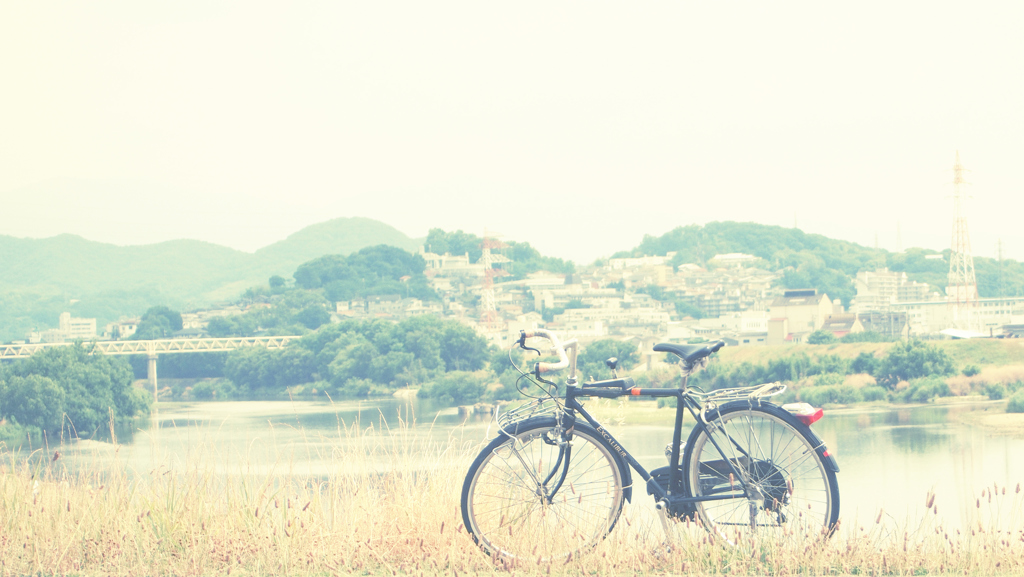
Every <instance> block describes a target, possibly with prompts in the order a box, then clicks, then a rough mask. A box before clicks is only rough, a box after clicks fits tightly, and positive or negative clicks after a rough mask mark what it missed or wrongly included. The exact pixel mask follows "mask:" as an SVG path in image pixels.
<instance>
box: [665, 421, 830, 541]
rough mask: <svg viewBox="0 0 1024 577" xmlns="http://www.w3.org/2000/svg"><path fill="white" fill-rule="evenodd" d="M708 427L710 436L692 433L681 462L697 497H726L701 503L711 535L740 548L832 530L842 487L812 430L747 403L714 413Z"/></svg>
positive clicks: (698, 431)
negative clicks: (753, 541)
mask: <svg viewBox="0 0 1024 577" xmlns="http://www.w3.org/2000/svg"><path fill="white" fill-rule="evenodd" d="M707 422H708V423H709V425H708V430H709V431H710V436H709V435H708V434H707V433H705V431H703V430H701V429H700V428H699V427H698V428H694V430H693V433H691V434H690V439H689V441H688V442H687V448H686V452H685V453H684V456H683V462H684V463H686V466H687V473H686V476H685V478H686V481H687V488H688V489H689V491H690V494H691V495H692V496H694V497H715V498H719V499H721V500H707V501H702V502H699V503H698V504H697V514H698V516H699V518H700V520H701V522H702V523H704V525H705V527H706V528H707V529H708V530H709V531H711V532H712V533H713V534H716V535H719V536H721V537H723V538H725V539H726V540H727V541H729V542H731V543H737V542H739V541H741V540H742V539H743V538H744V537H745V536H750V535H755V534H756V535H759V536H771V535H798V536H819V535H821V534H823V533H824V534H829V533H830V532H831V531H832V529H834V527H835V524H836V521H837V519H838V518H839V484H838V482H837V480H836V474H835V471H833V470H832V467H831V466H829V465H828V464H827V463H826V460H825V457H824V455H823V452H824V449H823V446H822V445H821V443H820V441H818V440H817V437H816V436H815V435H814V433H812V432H811V430H810V429H809V428H808V427H807V426H806V425H804V424H803V423H800V422H799V421H797V420H796V419H795V418H794V417H793V416H792V415H790V414H789V413H787V412H785V411H783V410H782V409H780V408H778V407H775V406H772V405H763V406H759V407H751V406H750V405H749V404H748V403H747V402H745V401H741V402H735V403H727V404H725V405H723V406H722V407H719V408H718V409H716V410H713V411H709V412H708V414H707ZM737 474H738V475H739V478H737ZM741 479H742V480H743V481H744V482H741ZM744 485H746V486H747V487H748V494H747V496H744V490H743V487H744Z"/></svg>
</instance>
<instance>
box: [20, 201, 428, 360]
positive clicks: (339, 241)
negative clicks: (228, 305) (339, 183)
mask: <svg viewBox="0 0 1024 577" xmlns="http://www.w3.org/2000/svg"><path fill="white" fill-rule="evenodd" d="M378 244H387V245H391V246H396V247H398V248H402V249H404V250H408V251H410V252H414V251H416V250H417V247H418V245H417V243H416V241H414V240H413V239H410V238H409V237H408V236H406V235H405V234H403V233H402V232H400V231H398V230H397V229H395V228H394V227H392V226H389V225H387V224H384V223H382V222H378V221H375V220H371V219H367V218H338V219H334V220H330V221H327V222H323V223H320V224H315V225H312V226H309V227H307V228H304V229H302V230H301V231H299V232H297V233H295V234H293V235H291V236H289V237H288V238H286V239H285V240H282V241H280V242H276V243H274V244H272V245H270V246H267V247H264V248H262V249H260V250H258V251H256V253H254V254H253V253H246V252H242V251H238V250H234V249H231V248H227V247H223V246H219V245H215V244H211V243H207V242H202V241H196V240H174V241H167V242H161V243H158V244H151V245H143V246H116V245H112V244H105V243H99V242H94V241H90V240H86V239H84V238H82V237H80V236H75V235H70V234H63V235H59V236H55V237H52V238H45V239H26V238H14V237H10V236H0V271H3V273H2V275H0V340H3V341H9V340H12V339H21V338H24V337H25V334H26V333H27V332H28V331H30V330H32V329H45V328H52V327H54V326H56V324H57V317H58V315H59V314H60V313H61V312H63V311H69V312H71V313H72V314H73V315H75V316H81V317H86V318H90V317H96V318H97V324H98V325H103V324H105V323H107V322H110V321H113V320H117V319H118V318H119V317H120V316H122V315H137V314H140V313H142V312H144V311H145V310H146V309H147V308H148V307H149V306H152V305H157V304H162V305H167V306H170V307H172V308H178V309H188V308H195V307H202V306H207V305H209V304H211V303H213V302H217V301H223V300H229V299H234V298H236V297H237V296H238V295H239V294H241V293H242V292H243V291H244V290H245V289H246V288H248V287H250V286H253V285H255V284H259V283H264V282H266V280H267V279H268V278H269V277H270V276H273V275H280V276H282V277H285V278H291V276H292V273H294V272H295V269H296V268H297V267H298V266H299V265H300V264H302V263H304V262H306V261H309V260H312V259H314V258H318V257H320V256H323V255H325V254H350V253H352V252H355V251H357V250H359V249H361V248H364V247H367V246H374V245H378Z"/></svg>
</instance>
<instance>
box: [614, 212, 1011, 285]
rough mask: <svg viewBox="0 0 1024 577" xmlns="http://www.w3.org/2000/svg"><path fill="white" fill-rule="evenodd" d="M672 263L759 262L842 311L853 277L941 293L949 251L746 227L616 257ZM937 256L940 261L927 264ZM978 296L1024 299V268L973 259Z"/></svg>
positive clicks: (679, 238)
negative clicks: (879, 274) (898, 278)
mask: <svg viewBox="0 0 1024 577" xmlns="http://www.w3.org/2000/svg"><path fill="white" fill-rule="evenodd" d="M669 252H675V253H676V255H675V257H673V260H672V263H673V264H674V265H676V266H678V265H680V264H684V263H698V264H701V265H704V264H706V263H707V261H708V260H710V259H711V258H712V257H714V256H715V255H717V254H725V253H734V252H738V253H744V254H751V255H754V256H757V257H760V258H762V259H764V261H765V262H764V266H765V268H768V269H771V270H781V271H783V274H784V276H783V279H782V284H783V286H785V287H787V288H816V289H818V290H819V291H823V292H825V293H827V294H828V295H829V296H830V297H832V298H840V299H842V300H843V303H844V304H845V305H849V304H850V300H851V299H852V298H853V297H854V296H855V295H856V290H855V289H854V286H853V278H854V277H855V276H856V275H857V273H858V272H860V271H864V270H876V269H879V268H883V267H888V268H889V270H893V271H897V272H905V273H907V277H908V278H909V279H910V280H914V281H918V282H923V283H928V284H929V285H931V286H932V289H933V290H935V291H939V292H943V291H944V290H945V286H946V275H947V273H948V271H949V250H948V249H947V250H945V251H942V252H939V251H934V250H929V249H922V248H911V249H908V250H906V251H904V252H902V253H893V252H889V251H887V250H883V249H877V248H868V247H865V246H861V245H859V244H857V243H854V242H849V241H845V240H835V239H831V238H828V237H826V236H822V235H820V234H807V233H805V232H803V231H801V230H798V229H795V228H783V227H781V226H768V225H763V224H756V223H750V222H711V223H708V224H707V225H704V226H699V225H690V226H681V227H678V228H676V229H673V230H671V231H669V232H667V233H665V234H663V235H661V236H650V235H648V236H645V237H644V239H643V241H642V242H641V243H640V245H639V246H637V247H636V248H634V249H632V250H630V251H625V252H621V253H618V254H616V255H615V256H617V257H626V256H642V255H665V254H667V253H669ZM929 255H942V257H943V258H941V259H940V258H926V257H927V256H929ZM974 264H975V270H976V275H977V280H978V292H979V294H980V295H981V296H982V297H996V296H1019V295H1024V264H1022V263H1020V262H1017V261H1015V260H1003V261H998V260H996V259H991V258H984V257H975V259H974Z"/></svg>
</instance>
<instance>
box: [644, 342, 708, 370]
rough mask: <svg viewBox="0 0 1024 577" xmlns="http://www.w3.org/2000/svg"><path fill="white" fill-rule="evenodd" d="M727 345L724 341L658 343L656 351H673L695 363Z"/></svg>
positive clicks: (655, 347)
mask: <svg viewBox="0 0 1024 577" xmlns="http://www.w3.org/2000/svg"><path fill="white" fill-rule="evenodd" d="M724 346H725V342H724V341H717V342H714V343H711V344H707V345H677V344H675V343H658V344H656V345H654V351H655V352H658V353H672V354H673V355H676V356H678V357H679V358H681V359H683V360H684V361H686V362H687V363H688V364H693V363H695V362H697V361H699V360H701V359H702V358H704V357H706V356H708V355H710V354H711V353H713V352H715V351H717V350H718V349H720V348H722V347H724Z"/></svg>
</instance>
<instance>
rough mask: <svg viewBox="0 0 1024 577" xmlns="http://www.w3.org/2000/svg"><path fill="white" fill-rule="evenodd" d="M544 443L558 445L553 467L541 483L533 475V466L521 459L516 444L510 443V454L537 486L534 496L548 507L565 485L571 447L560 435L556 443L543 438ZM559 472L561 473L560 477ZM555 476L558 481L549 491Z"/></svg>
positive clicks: (521, 456)
mask: <svg viewBox="0 0 1024 577" xmlns="http://www.w3.org/2000/svg"><path fill="white" fill-rule="evenodd" d="M517 441H518V439H517ZM544 442H545V443H547V444H557V445H558V459H556V461H555V464H554V466H552V467H551V471H550V472H549V473H548V474H547V477H545V478H544V480H543V481H541V480H540V479H539V477H538V476H537V475H536V474H535V473H534V467H533V465H532V464H531V463H528V462H527V461H526V459H525V458H524V457H523V455H522V454H520V452H519V449H518V448H517V447H516V443H512V445H511V449H512V454H514V455H515V456H516V458H517V459H519V462H520V463H522V464H523V469H525V470H526V471H527V472H528V473H529V474H530V477H532V478H533V482H534V483H536V484H537V489H536V491H535V494H536V495H537V496H538V497H540V500H541V504H542V505H550V504H551V503H552V502H553V501H554V499H555V495H556V494H557V493H558V491H559V490H560V489H561V488H562V484H563V483H565V477H566V476H567V475H568V474H569V461H570V459H571V458H572V445H571V444H570V443H569V441H568V440H566V439H564V438H561V435H560V438H559V440H558V441H552V440H550V439H548V438H547V437H546V436H545V438H544ZM538 468H539V467H538ZM537 472H542V471H537ZM559 472H561V474H560V475H559ZM555 475H559V477H558V480H557V482H556V483H555V484H554V486H553V487H551V489H550V490H548V486H549V485H550V483H551V480H552V479H553V478H554V477H555Z"/></svg>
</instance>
